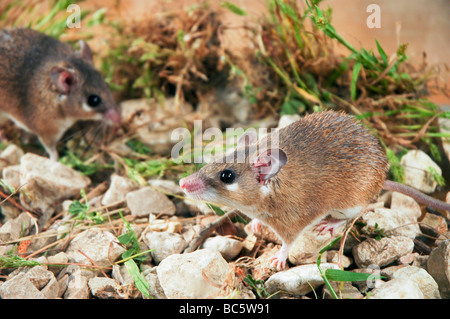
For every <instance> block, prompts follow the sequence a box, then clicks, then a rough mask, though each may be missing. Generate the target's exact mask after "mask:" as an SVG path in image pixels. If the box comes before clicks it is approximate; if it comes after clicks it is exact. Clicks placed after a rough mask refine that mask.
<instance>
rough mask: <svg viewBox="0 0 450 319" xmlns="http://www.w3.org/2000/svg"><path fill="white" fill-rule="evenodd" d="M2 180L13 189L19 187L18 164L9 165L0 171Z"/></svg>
mask: <svg viewBox="0 0 450 319" xmlns="http://www.w3.org/2000/svg"><path fill="white" fill-rule="evenodd" d="M2 176H3V180H4V181H5V183H6V184H7V185H9V186H12V187H14V188H15V189H19V188H20V165H10V166H7V167H5V168H4V169H3V171H2Z"/></svg>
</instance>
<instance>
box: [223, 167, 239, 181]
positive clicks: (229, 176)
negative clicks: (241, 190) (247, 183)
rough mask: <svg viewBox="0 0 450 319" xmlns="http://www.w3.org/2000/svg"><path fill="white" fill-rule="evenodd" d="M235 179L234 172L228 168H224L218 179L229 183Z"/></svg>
mask: <svg viewBox="0 0 450 319" xmlns="http://www.w3.org/2000/svg"><path fill="white" fill-rule="evenodd" d="M235 179H236V174H235V173H234V172H233V171H232V170H230V169H226V170H224V171H222V173H220V180H221V181H222V182H224V183H225V184H231V183H233V182H234V180H235Z"/></svg>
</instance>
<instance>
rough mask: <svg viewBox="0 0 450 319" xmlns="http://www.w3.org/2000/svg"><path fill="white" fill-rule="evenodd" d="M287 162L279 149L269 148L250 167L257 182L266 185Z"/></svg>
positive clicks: (283, 153)
mask: <svg viewBox="0 0 450 319" xmlns="http://www.w3.org/2000/svg"><path fill="white" fill-rule="evenodd" d="M287 161H288V158H287V155H286V153H285V152H284V151H283V150H282V149H279V148H271V149H268V150H267V151H265V152H263V153H262V154H261V155H259V156H258V158H257V159H256V160H255V162H254V163H253V165H252V169H253V171H254V172H255V173H256V176H257V179H258V182H259V183H261V184H267V182H268V181H269V179H271V178H272V177H274V176H275V175H277V174H278V172H279V171H280V169H281V168H282V167H283V166H284V165H286V163H287Z"/></svg>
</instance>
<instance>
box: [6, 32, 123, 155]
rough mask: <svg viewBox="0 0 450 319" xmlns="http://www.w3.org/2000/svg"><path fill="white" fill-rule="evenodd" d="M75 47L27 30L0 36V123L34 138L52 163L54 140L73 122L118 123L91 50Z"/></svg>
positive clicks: (109, 93) (85, 47)
mask: <svg viewBox="0 0 450 319" xmlns="http://www.w3.org/2000/svg"><path fill="white" fill-rule="evenodd" d="M79 45H80V50H79V51H75V50H74V49H73V48H72V47H71V46H70V45H69V44H67V43H63V42H60V41H58V40H56V39H54V38H52V37H50V36H48V35H45V34H43V33H40V32H38V31H35V30H32V29H27V28H13V29H5V30H1V31H0V117H1V115H2V113H3V118H5V117H6V118H9V119H11V120H13V122H15V123H16V125H18V126H19V127H21V128H22V129H25V130H26V131H28V132H31V133H33V134H35V135H37V136H38V138H39V140H40V142H41V143H42V145H43V146H44V148H45V150H46V151H47V153H48V154H49V155H50V158H51V159H53V160H55V161H56V160H57V159H58V152H57V150H56V144H57V142H58V140H59V139H60V138H61V137H62V136H63V134H64V133H65V132H66V130H67V129H69V128H70V127H71V126H72V125H73V124H74V123H75V122H77V121H78V120H103V119H105V120H106V122H107V123H109V124H115V125H118V124H120V122H121V117H120V111H119V107H118V105H117V104H116V103H115V101H114V98H113V96H112V93H111V91H110V90H109V88H108V86H107V84H106V83H105V81H104V80H103V78H102V76H101V75H100V73H99V72H98V71H97V70H96V69H95V67H94V63H93V57H92V51H91V49H90V47H89V46H88V45H87V43H86V42H84V41H82V40H80V41H79ZM5 115H6V116H5Z"/></svg>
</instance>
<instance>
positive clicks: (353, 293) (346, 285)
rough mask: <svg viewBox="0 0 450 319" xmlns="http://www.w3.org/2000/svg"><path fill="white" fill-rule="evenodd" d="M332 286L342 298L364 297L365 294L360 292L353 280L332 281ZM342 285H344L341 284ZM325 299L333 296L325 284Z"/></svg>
mask: <svg viewBox="0 0 450 319" xmlns="http://www.w3.org/2000/svg"><path fill="white" fill-rule="evenodd" d="M330 284H331V287H332V288H333V290H334V291H335V292H336V294H337V295H338V296H339V297H340V298H342V299H362V298H363V295H362V294H361V293H360V292H359V290H358V288H356V287H354V286H353V285H352V283H351V282H342V283H341V282H337V281H331V282H330ZM341 285H342V286H341ZM323 293H324V296H323V299H332V298H333V296H332V295H331V293H330V291H329V289H328V287H327V286H324V288H323Z"/></svg>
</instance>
